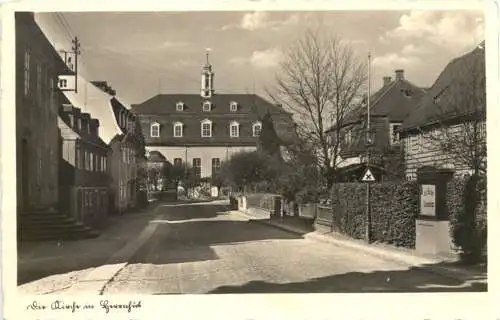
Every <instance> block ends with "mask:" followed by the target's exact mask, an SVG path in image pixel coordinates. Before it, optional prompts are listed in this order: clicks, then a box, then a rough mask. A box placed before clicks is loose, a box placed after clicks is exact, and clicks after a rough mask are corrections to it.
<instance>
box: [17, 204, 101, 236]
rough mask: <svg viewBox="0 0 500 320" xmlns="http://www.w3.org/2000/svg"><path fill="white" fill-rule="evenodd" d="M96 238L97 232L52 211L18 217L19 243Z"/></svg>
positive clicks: (31, 211) (34, 211)
mask: <svg viewBox="0 0 500 320" xmlns="http://www.w3.org/2000/svg"><path fill="white" fill-rule="evenodd" d="M98 236H99V233H98V232H96V231H94V230H92V229H91V228H89V227H87V226H85V225H83V224H81V223H79V222H77V221H76V220H75V219H73V218H70V217H68V216H67V215H65V214H63V213H60V212H58V211H55V210H53V209H41V210H30V211H28V212H24V213H22V214H20V216H19V221H18V239H19V240H20V241H43V240H79V239H89V238H95V237H98Z"/></svg>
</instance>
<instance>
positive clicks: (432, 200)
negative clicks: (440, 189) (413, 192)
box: [420, 184, 436, 216]
mask: <svg viewBox="0 0 500 320" xmlns="http://www.w3.org/2000/svg"><path fill="white" fill-rule="evenodd" d="M421 187H422V193H421V194H420V214H421V215H423V216H436V186H435V185H433V184H423V185H422V186H421Z"/></svg>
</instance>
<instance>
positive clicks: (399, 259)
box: [238, 211, 487, 281]
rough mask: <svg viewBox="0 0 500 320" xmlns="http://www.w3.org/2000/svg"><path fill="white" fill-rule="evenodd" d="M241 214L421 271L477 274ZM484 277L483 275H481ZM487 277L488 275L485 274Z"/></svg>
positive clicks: (456, 275)
mask: <svg viewBox="0 0 500 320" xmlns="http://www.w3.org/2000/svg"><path fill="white" fill-rule="evenodd" d="M238 212H239V213H240V214H243V215H245V216H247V217H248V218H249V219H250V221H251V222H255V223H259V224H263V225H268V226H271V227H274V228H277V229H280V230H283V231H287V232H291V233H294V234H297V235H301V236H303V237H304V239H312V240H316V241H320V242H326V243H331V244H334V245H338V246H344V247H349V248H352V249H354V250H358V251H363V252H365V253H366V254H370V255H372V256H376V257H380V258H383V259H385V260H389V261H392V262H395V263H399V264H403V265H405V266H414V267H417V268H419V270H420V271H423V272H428V273H433V274H436V275H439V276H442V277H447V278H452V279H455V280H459V281H466V280H470V278H472V277H474V276H476V275H475V274H473V273H470V272H467V271H464V270H460V269H458V268H446V267H441V266H426V264H436V263H439V262H443V259H429V258H425V257H419V256H415V255H412V254H408V253H403V252H401V253H399V252H390V251H389V250H384V249H383V248H375V247H370V246H369V245H366V244H358V243H355V242H353V241H350V240H340V239H335V238H334V237H331V236H328V235H324V234H318V233H316V232H314V231H312V232H307V231H304V230H300V229H299V228H296V227H293V226H287V225H283V224H279V223H273V222H272V221H269V220H267V219H265V218H257V217H253V216H251V215H249V214H246V213H244V212H241V211H238ZM480 277H481V278H482V277H483V275H480ZM485 278H487V275H486V276H485Z"/></svg>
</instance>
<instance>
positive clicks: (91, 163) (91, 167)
mask: <svg viewBox="0 0 500 320" xmlns="http://www.w3.org/2000/svg"><path fill="white" fill-rule="evenodd" d="M90 171H95V167H94V154H93V153H92V152H90Z"/></svg>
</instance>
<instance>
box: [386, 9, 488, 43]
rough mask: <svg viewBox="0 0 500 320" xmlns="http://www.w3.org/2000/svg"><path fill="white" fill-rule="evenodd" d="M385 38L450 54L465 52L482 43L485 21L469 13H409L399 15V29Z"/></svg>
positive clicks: (477, 14) (476, 14)
mask: <svg viewBox="0 0 500 320" xmlns="http://www.w3.org/2000/svg"><path fill="white" fill-rule="evenodd" d="M384 38H385V39H386V40H390V39H400V40H408V41H412V42H416V41H419V40H421V39H425V40H427V41H430V42H431V43H433V44H435V45H438V46H441V47H448V48H449V49H451V50H464V49H468V48H470V47H471V46H475V45H477V44H478V43H479V42H480V41H481V40H483V38H484V19H483V17H482V16H481V15H480V13H478V12H470V11H468V12H465V11H450V12H441V11H411V12H410V13H409V14H404V15H402V16H401V18H400V19H399V25H398V26H397V27H396V28H395V29H393V30H390V31H389V32H387V33H386V35H385V37H384Z"/></svg>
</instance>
